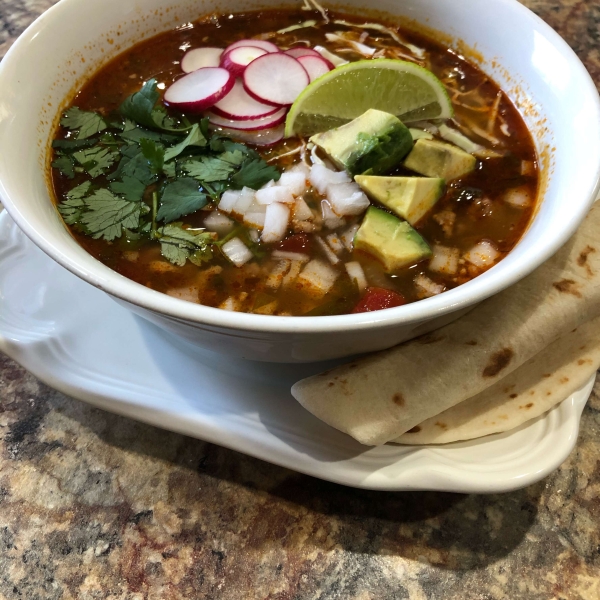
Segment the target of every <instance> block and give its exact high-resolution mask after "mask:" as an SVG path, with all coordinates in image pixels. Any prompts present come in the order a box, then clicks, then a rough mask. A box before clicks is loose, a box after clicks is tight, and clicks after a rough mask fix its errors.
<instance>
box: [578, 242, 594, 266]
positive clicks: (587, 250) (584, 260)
mask: <svg viewBox="0 0 600 600" xmlns="http://www.w3.org/2000/svg"><path fill="white" fill-rule="evenodd" d="M592 252H596V248H592V247H591V246H586V247H585V248H584V249H583V250H582V251H581V254H580V255H579V256H578V257H577V264H578V265H579V266H580V267H583V266H585V265H586V264H587V259H588V256H589V255H590V254H591V253H592Z"/></svg>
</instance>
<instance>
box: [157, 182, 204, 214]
mask: <svg viewBox="0 0 600 600" xmlns="http://www.w3.org/2000/svg"><path fill="white" fill-rule="evenodd" d="M207 203H208V198H207V197H206V194H203V193H202V192H201V191H200V189H199V185H198V182H197V181H196V180H195V179H192V178H191V177H181V178H179V179H176V180H175V181H173V182H172V183H168V184H167V185H166V186H165V187H164V189H163V191H162V194H161V197H160V208H159V209H158V214H157V216H156V218H157V219H158V220H159V221H165V222H167V223H168V222H169V221H174V220H175V219H179V217H183V216H184V215H189V214H190V213H193V212H195V211H197V210H200V209H201V208H204V207H205V206H206V204H207Z"/></svg>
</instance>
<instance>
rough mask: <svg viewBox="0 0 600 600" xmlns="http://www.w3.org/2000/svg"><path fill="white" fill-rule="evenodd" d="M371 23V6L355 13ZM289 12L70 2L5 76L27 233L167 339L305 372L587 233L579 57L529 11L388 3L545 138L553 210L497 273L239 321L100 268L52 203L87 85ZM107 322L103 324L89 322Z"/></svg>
mask: <svg viewBox="0 0 600 600" xmlns="http://www.w3.org/2000/svg"><path fill="white" fill-rule="evenodd" d="M343 4H344V6H345V7H347V9H349V10H350V11H354V12H357V11H360V10H361V6H362V5H364V0H345V2H344V3H343ZM280 5H281V2H278V1H277V0H247V1H245V2H243V3H240V2H239V0H220V1H219V2H218V3H215V2H214V1H212V2H211V1H210V0H204V1H199V0H193V1H189V0H144V1H142V0H102V2H88V1H86V0H62V1H61V2H59V3H58V4H57V5H56V6H54V7H53V8H51V9H50V10H49V11H48V12H46V13H45V14H44V15H42V16H41V17H40V18H39V19H38V20H37V21H36V22H35V23H34V24H33V25H32V26H31V27H30V28H29V29H27V31H26V32H25V33H24V34H23V35H22V36H21V37H20V38H19V40H18V41H17V42H16V43H15V44H14V46H13V47H12V48H11V49H10V51H9V52H8V54H7V56H6V57H5V59H4V60H3V61H2V63H1V64H0V90H1V92H0V194H1V196H2V201H3V202H4V205H5V207H6V209H7V210H8V212H9V213H10V215H11V216H12V217H13V218H14V219H15V221H16V223H17V224H18V226H19V227H20V228H21V229H22V230H23V231H24V232H25V233H26V234H27V236H29V237H30V238H31V239H32V240H33V241H34V242H35V243H36V244H37V245H38V246H39V247H40V248H41V249H42V250H43V251H44V252H46V253H47V254H48V255H50V256H51V257H52V258H53V259H54V260H56V261H57V262H58V263H60V264H61V265H63V266H64V267H66V268H67V269H69V270H70V271H72V272H73V273H75V274H76V275H78V276H79V277H81V278H82V279H84V280H85V281H87V282H89V283H90V284H92V285H94V286H96V287H98V288H100V289H102V290H104V291H106V292H107V293H109V294H110V295H111V296H112V297H113V298H114V299H115V300H117V301H118V302H120V303H122V304H125V305H126V306H127V307H128V308H130V309H131V310H133V311H134V312H136V313H138V314H139V315H141V316H143V317H144V318H146V319H148V320H150V321H152V322H154V323H156V324H157V325H159V326H160V327H162V328H163V329H165V330H168V331H171V332H173V333H175V334H177V335H179V336H182V337H184V338H186V339H187V340H190V341H192V342H193V343H196V344H199V345H201V346H204V347H206V348H209V349H212V350H216V351H218V352H223V353H228V354H233V355H236V356H241V357H245V358H251V359H257V360H266V361H281V362H288V361H290V362H300V361H312V360H323V359H328V358H334V357H340V356H346V355H351V354H356V353H361V352H366V351H372V350H378V349H383V348H386V347H389V346H392V345H394V344H397V343H399V342H401V341H403V340H405V339H408V338H410V337H413V336H414V335H416V334H418V333H422V332H425V331H429V330H431V329H434V328H435V327H438V326H440V325H441V324H443V323H445V322H449V321H450V320H452V319H454V318H456V317H457V316H459V315H460V314H461V313H462V312H464V311H465V310H467V309H468V308H469V307H471V306H473V305H474V304H475V303H477V302H480V301H481V300H483V299H484V298H487V297H489V296H491V295H492V294H495V293H496V292H498V291H500V290H502V289H504V288H506V287H507V286H509V285H511V284H513V283H515V282H516V281H518V280H519V279H521V278H522V277H524V276H525V275H527V274H528V273H530V272H531V271H532V270H533V269H535V267H537V266H538V265H540V264H541V263H542V262H543V261H545V260H546V259H547V258H549V257H550V256H551V255H552V254H553V253H554V252H555V251H556V250H557V249H558V248H559V247H560V246H561V245H562V244H563V243H564V242H565V241H566V240H567V239H568V238H569V237H570V236H571V235H572V233H573V232H574V231H575V229H576V227H577V226H578V224H579V223H580V222H581V220H582V219H583V218H584V216H585V214H586V213H587V211H588V209H589V206H590V205H591V203H592V202H593V200H594V198H595V195H596V192H597V189H598V183H599V177H600V102H599V99H598V94H597V92H596V88H595V86H594V84H593V82H592V81H591V78H590V77H589V75H588V73H587V72H586V70H585V68H584V67H583V65H582V64H581V62H580V61H579V59H578V58H577V57H576V56H575V54H574V53H573V51H572V50H571V49H570V48H569V47H568V46H567V44H566V43H565V42H564V41H563V40H562V39H561V38H560V37H559V36H558V35H557V34H556V33H555V32H554V31H553V30H552V29H551V28H550V27H548V26H547V25H546V24H545V23H544V22H543V21H541V20H540V19H539V18H538V17H536V16H535V15H534V14H533V13H532V12H530V11H529V10H527V9H526V8H524V7H523V6H522V5H520V4H519V3H518V2H517V1H516V0H487V2H485V3H484V2H481V0H461V1H460V2H447V1H446V0H402V1H399V0H381V1H380V2H379V4H378V7H377V8H378V9H379V10H381V11H385V12H387V13H390V14H392V15H397V16H399V17H404V18H408V19H411V20H414V21H416V22H418V23H421V24H424V25H426V26H427V27H428V28H431V29H433V30H439V31H443V32H444V34H445V36H447V37H448V39H450V40H451V43H452V45H454V46H455V47H456V48H459V49H461V48H464V47H465V46H466V47H468V48H469V47H470V48H474V49H476V54H474V56H478V57H480V58H479V59H476V60H477V62H479V63H480V66H481V67H482V68H483V69H484V70H485V71H486V72H487V73H488V74H489V75H491V76H492V77H493V79H495V80H496V81H497V82H498V83H499V84H500V86H501V87H502V89H503V90H504V91H505V92H507V93H508V95H509V96H510V97H511V99H512V100H513V102H514V103H515V104H516V105H517V107H518V108H519V110H520V111H521V113H522V114H523V116H524V118H525V120H526V122H527V125H528V126H529V128H530V130H531V131H532V133H533V135H534V138H535V141H536V146H537V150H538V153H539V156H540V159H541V160H540V165H541V173H542V199H541V202H540V204H539V209H538V211H537V214H536V216H535V219H534V220H533V222H532V224H531V226H530V227H529V229H528V231H527V232H526V234H525V236H524V237H523V238H522V240H521V241H520V242H519V244H518V245H517V246H516V247H515V249H514V250H513V251H512V252H511V253H510V254H509V255H508V256H507V257H506V258H505V259H504V260H503V261H501V262H500V263H499V264H498V265H496V266H494V267H493V268H492V269H490V270H489V271H487V272H486V273H484V274H483V275H481V276H480V277H478V278H476V279H474V280H473V281H470V282H469V283H466V284H464V285H462V286H460V287H458V288H456V289H454V290H450V291H448V292H445V293H443V294H441V295H439V296H436V297H434V298H429V299H427V300H422V301H420V302H417V303H415V304H410V305H408V306H403V307H399V308H394V309H388V310H385V311H379V312H375V313H366V314H359V315H343V316H335V317H273V316H261V315H252V314H243V313H232V312H228V311H222V310H219V309H215V308H209V307H205V306H199V305H195V304H191V303H187V302H184V301H182V300H177V299H175V298H171V297H169V296H166V295H164V294H160V293H158V292H155V291H152V290H150V289H148V288H145V287H143V286H141V285H138V284H136V283H134V282H133V281H130V280H128V279H126V278H124V277H122V276H120V275H118V274H117V273H115V272H114V271H111V270H110V269H109V268H108V267H106V266H104V265H102V264H101V263H99V262H98V261H96V260H95V259H93V258H92V257H91V256H90V255H88V254H87V253H86V252H85V251H84V250H83V249H82V248H81V247H80V246H79V245H78V244H77V243H76V242H75V241H74V240H73V238H72V237H71V236H70V234H69V233H68V231H67V230H66V228H65V227H64V225H63V223H62V221H61V220H60V218H59V216H58V214H57V211H56V209H55V207H54V205H53V203H52V201H51V199H50V195H49V191H48V173H47V152H48V145H49V140H50V138H51V136H52V132H53V130H54V127H55V123H56V118H57V114H58V112H59V110H60V109H61V108H62V107H63V106H64V105H65V101H66V99H67V98H68V97H69V95H70V94H71V92H72V91H73V90H74V89H75V88H76V86H77V85H78V84H81V82H82V81H84V80H85V78H86V76H87V75H89V74H90V73H91V72H93V71H94V70H95V69H96V68H97V67H99V66H100V65H102V64H104V63H105V62H106V61H107V60H108V59H110V58H112V57H113V56H115V55H116V54H118V53H119V52H120V51H122V50H123V49H125V48H127V47H128V46H130V45H132V44H133V43H135V42H137V41H140V40H142V39H146V38H148V37H151V36H153V35H155V34H156V33H159V32H161V31H164V30H167V29H169V28H172V27H174V26H177V25H181V24H182V23H186V22H188V21H193V20H195V19H196V18H198V17H199V16H201V15H203V14H206V13H209V12H211V11H213V10H215V9H214V7H215V6H217V7H218V11H219V12H221V13H226V12H227V11H240V10H245V9H251V8H261V7H268V6H271V7H273V6H280ZM97 318H101V315H93V314H92V315H90V319H97Z"/></svg>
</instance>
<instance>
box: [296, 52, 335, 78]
mask: <svg viewBox="0 0 600 600" xmlns="http://www.w3.org/2000/svg"><path fill="white" fill-rule="evenodd" d="M296 60H297V61H298V62H299V63H300V64H301V65H302V66H303V67H304V68H305V69H306V72H307V73H308V76H309V77H310V80H311V82H312V81H314V80H315V79H317V78H318V77H321V75H325V73H329V71H331V69H332V68H333V65H331V63H330V62H329V61H327V60H325V59H324V58H322V57H321V56H299V57H298V58H297V59H296ZM330 65H331V66H330Z"/></svg>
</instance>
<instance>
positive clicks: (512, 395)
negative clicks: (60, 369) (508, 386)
mask: <svg viewBox="0 0 600 600" xmlns="http://www.w3.org/2000/svg"><path fill="white" fill-rule="evenodd" d="M518 395H519V394H511V395H510V396H509V397H510V398H516V397H517V396H518Z"/></svg>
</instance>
